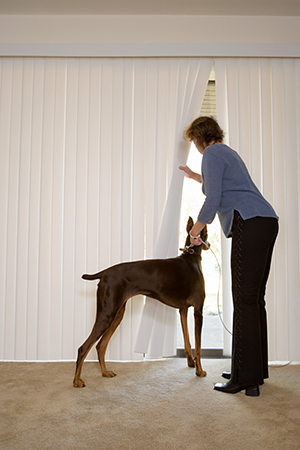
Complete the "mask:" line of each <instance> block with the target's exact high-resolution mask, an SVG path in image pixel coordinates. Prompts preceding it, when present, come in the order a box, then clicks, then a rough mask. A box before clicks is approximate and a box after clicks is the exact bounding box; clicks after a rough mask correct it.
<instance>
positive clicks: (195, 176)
mask: <svg viewBox="0 0 300 450" xmlns="http://www.w3.org/2000/svg"><path fill="white" fill-rule="evenodd" d="M179 169H180V170H183V171H184V175H185V176H186V177H187V178H191V179H192V180H195V181H197V182H198V183H201V182H202V179H201V175H200V174H199V173H196V172H193V171H192V170H191V169H190V168H189V167H188V166H179Z"/></svg>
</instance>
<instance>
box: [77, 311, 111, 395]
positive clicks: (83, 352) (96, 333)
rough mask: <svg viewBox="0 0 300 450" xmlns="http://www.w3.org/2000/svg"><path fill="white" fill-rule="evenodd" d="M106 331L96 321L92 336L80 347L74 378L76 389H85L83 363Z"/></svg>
mask: <svg viewBox="0 0 300 450" xmlns="http://www.w3.org/2000/svg"><path fill="white" fill-rule="evenodd" d="M105 329H106V328H104V330H103V329H101V328H99V323H98V320H97V319H96V322H95V325H94V327H93V329H92V331H91V334H90V335H89V337H88V338H87V340H86V341H85V342H84V343H83V344H82V346H81V347H79V349H78V355H77V361H76V370H75V376H74V380H73V386H74V387H85V384H84V381H83V380H82V379H81V378H80V374H81V369H82V365H83V362H84V360H85V358H86V356H87V354H88V353H89V351H90V349H91V348H92V346H93V345H94V344H95V342H97V341H98V340H99V339H100V337H101V335H102V334H103V332H104V331H105Z"/></svg>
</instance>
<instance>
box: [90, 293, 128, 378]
mask: <svg viewBox="0 0 300 450" xmlns="http://www.w3.org/2000/svg"><path fill="white" fill-rule="evenodd" d="M125 307H126V302H125V303H124V304H123V305H122V306H121V308H120V309H119V311H118V312H117V314H116V316H115V318H114V320H113V322H112V324H111V325H110V327H109V328H108V329H107V330H106V331H105V333H104V334H103V336H102V338H101V339H100V342H99V343H98V344H97V346H96V349H97V352H98V359H99V363H100V367H101V372H102V376H103V377H107V378H113V377H115V376H116V374H115V373H114V372H112V371H111V370H107V369H106V365H105V352H106V348H107V346H108V343H109V341H110V338H111V337H112V335H113V334H114V332H115V331H116V329H117V328H118V326H119V325H120V323H121V321H122V319H123V316H124V313H125Z"/></svg>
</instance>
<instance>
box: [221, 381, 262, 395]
mask: <svg viewBox="0 0 300 450" xmlns="http://www.w3.org/2000/svg"><path fill="white" fill-rule="evenodd" d="M214 389H215V390H216V391H221V392H226V393H227V394H236V393H237V392H240V391H244V390H245V391H246V395H248V396H250V397H258V396H259V386H258V384H252V385H249V384H239V383H235V382H234V381H232V380H230V381H228V382H227V383H225V384H222V383H217V384H215V386H214Z"/></svg>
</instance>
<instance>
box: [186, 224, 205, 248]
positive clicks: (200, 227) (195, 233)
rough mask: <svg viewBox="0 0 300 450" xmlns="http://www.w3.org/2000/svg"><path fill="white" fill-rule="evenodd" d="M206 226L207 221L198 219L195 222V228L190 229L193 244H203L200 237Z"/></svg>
mask: <svg viewBox="0 0 300 450" xmlns="http://www.w3.org/2000/svg"><path fill="white" fill-rule="evenodd" d="M204 227H205V223H202V222H199V221H198V220H197V222H196V223H195V225H194V226H193V228H192V229H191V231H190V241H191V244H193V245H200V244H202V239H201V237H200V233H201V231H202V230H203V228H204ZM198 236H199V237H198Z"/></svg>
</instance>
